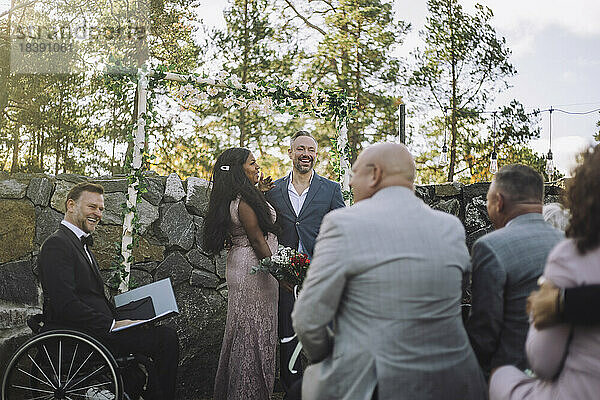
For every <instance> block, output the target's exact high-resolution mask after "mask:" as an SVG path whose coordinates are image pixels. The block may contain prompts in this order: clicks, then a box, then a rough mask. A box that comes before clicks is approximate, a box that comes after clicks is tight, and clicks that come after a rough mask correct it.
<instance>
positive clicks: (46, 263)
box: [38, 182, 179, 399]
mask: <svg viewBox="0 0 600 400" xmlns="http://www.w3.org/2000/svg"><path fill="white" fill-rule="evenodd" d="M103 194H104V189H103V188H102V186H100V185H96V184H93V183H89V182H83V183H80V184H78V185H76V186H75V187H73V189H71V191H70V192H69V194H68V195H67V200H66V203H65V205H66V213H65V218H64V220H63V221H62V222H61V225H60V227H59V228H58V230H57V231H56V232H54V233H53V234H52V235H50V237H48V239H46V241H45V242H44V244H43V245H42V248H41V251H40V255H39V261H38V264H39V271H40V278H41V283H42V288H43V290H44V315H45V318H46V321H45V323H46V325H47V326H50V327H52V326H61V327H68V328H73V329H77V330H82V331H85V332H88V333H89V334H91V335H92V336H94V337H96V338H97V339H99V340H100V341H102V342H104V343H105V344H106V345H108V347H109V348H110V349H111V351H113V353H116V354H117V355H120V354H128V353H140V354H144V355H146V356H149V357H150V358H152V360H153V361H154V364H155V366H156V376H157V378H158V379H157V382H150V387H149V390H148V392H147V394H146V395H145V398H147V399H150V398H152V399H174V398H175V380H176V375H177V364H178V362H179V344H178V338H177V333H176V332H175V330H173V329H171V328H169V327H166V326H156V327H154V326H139V327H131V328H127V329H125V330H122V331H119V332H112V330H113V329H115V328H118V327H123V326H126V325H128V324H131V323H132V322H133V321H130V320H121V321H117V320H116V312H115V307H114V305H113V304H112V303H111V302H110V301H109V300H108V299H107V298H106V296H105V294H104V283H103V281H102V278H101V277H100V272H99V270H98V263H97V261H96V258H95V257H94V254H93V253H92V251H91V249H90V247H91V246H92V240H91V234H92V233H93V232H94V230H95V229H96V227H97V226H98V223H99V222H100V220H101V218H102V212H103V210H104V196H103Z"/></svg>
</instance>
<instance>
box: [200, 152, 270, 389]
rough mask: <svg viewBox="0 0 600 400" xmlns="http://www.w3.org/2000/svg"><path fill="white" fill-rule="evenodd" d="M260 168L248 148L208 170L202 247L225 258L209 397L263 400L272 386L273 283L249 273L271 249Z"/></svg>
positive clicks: (227, 155) (224, 156)
mask: <svg viewBox="0 0 600 400" xmlns="http://www.w3.org/2000/svg"><path fill="white" fill-rule="evenodd" d="M259 170H260V167H259V166H258V164H257V163H256V159H255V158H254V156H253V155H252V153H251V152H250V151H249V150H248V149H243V148H231V149H228V150H225V151H224V152H223V153H222V154H221V155H220V156H219V157H218V158H217V161H216V163H215V166H214V168H213V174H212V192H211V196H210V203H209V209H208V213H207V216H206V219H205V225H204V248H205V249H206V250H210V251H212V252H214V253H218V252H219V251H221V250H222V249H223V248H228V254H227V270H226V278H227V288H228V302H227V322H226V325H225V335H224V337H223V344H222V346H221V355H220V357H219V367H218V369H217V375H216V378H215V387H214V399H215V400H221V399H223V400H233V399H240V400H241V399H244V400H247V399H252V400H261V399H264V400H268V399H269V398H270V396H271V394H272V392H273V385H274V382H275V350H276V346H277V302H278V296H279V289H278V283H277V280H275V278H273V277H272V276H271V275H270V274H267V273H257V274H250V270H251V268H252V267H253V266H255V265H257V264H258V260H259V259H261V258H264V257H268V256H270V255H271V254H272V253H274V252H275V251H276V250H277V237H276V233H277V227H276V225H275V210H274V209H273V208H272V207H271V206H270V205H269V203H268V202H267V201H266V200H265V198H264V196H263V195H262V193H261V192H260V191H259V190H258V188H257V187H256V185H257V184H258V183H259V182H260V184H261V185H263V186H264V185H266V186H267V187H268V186H270V179H269V178H267V180H265V181H262V180H261V176H260V174H259Z"/></svg>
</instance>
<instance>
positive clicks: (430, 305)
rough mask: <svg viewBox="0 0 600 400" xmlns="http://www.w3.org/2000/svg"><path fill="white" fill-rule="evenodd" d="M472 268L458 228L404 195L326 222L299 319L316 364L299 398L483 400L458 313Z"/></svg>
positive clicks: (394, 190)
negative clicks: (466, 276)
mask: <svg viewBox="0 0 600 400" xmlns="http://www.w3.org/2000/svg"><path fill="white" fill-rule="evenodd" d="M469 267H470V262H469V253H468V251H467V247H466V245H465V233H464V228H463V226H462V225H461V223H460V221H459V220H458V219H457V218H456V217H454V216H452V215H449V214H446V213H443V212H440V211H435V210H432V209H431V208H429V207H428V206H427V205H425V204H424V203H423V202H422V201H421V200H420V199H418V198H417V197H416V196H415V195H414V193H413V192H412V191H411V190H409V189H407V188H404V187H400V186H394V187H389V188H386V189H383V190H381V191H379V192H378V193H376V194H375V195H374V196H373V197H372V198H370V199H366V200H363V201H361V202H358V203H357V204H355V205H353V206H352V207H349V208H342V209H338V210H335V211H332V212H330V213H329V214H327V215H326V216H325V218H324V220H323V224H322V225H321V230H320V233H319V236H318V238H317V244H316V247H315V253H314V257H313V260H312V264H311V267H310V269H309V271H308V276H307V278H306V281H305V283H304V287H303V289H302V291H301V293H300V296H299V298H298V300H297V301H296V305H295V307H294V311H293V313H292V320H293V323H294V329H295V331H296V333H297V334H298V337H299V338H300V341H301V342H302V344H303V346H304V349H305V351H306V353H307V355H308V357H309V358H310V359H311V360H312V361H313V362H316V363H315V364H312V365H311V366H309V367H308V369H307V370H306V371H305V373H304V380H303V385H302V398H303V399H308V400H310V399H348V400H362V399H365V400H369V399H371V396H372V394H373V391H374V389H375V386H377V388H378V395H379V399H380V400H381V399H411V400H415V399H416V400H420V399H432V400H433V399H436V400H437V399H445V400H453V399H456V400H470V399H485V398H486V387H485V383H484V380H483V376H482V374H481V372H480V370H479V367H478V365H477V360H476V359H475V356H474V354H473V351H472V349H471V347H470V346H469V341H468V339H467V334H466V332H465V330H464V327H463V325H462V320H461V312H460V299H461V282H462V277H463V274H464V273H466V272H468V269H469ZM331 321H334V325H333V326H334V329H333V330H334V336H333V337H331V336H330V335H328V333H327V330H328V328H327V325H328V324H329V323H330V322H331Z"/></svg>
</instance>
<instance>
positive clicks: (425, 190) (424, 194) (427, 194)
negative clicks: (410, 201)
mask: <svg viewBox="0 0 600 400" xmlns="http://www.w3.org/2000/svg"><path fill="white" fill-rule="evenodd" d="M434 191H435V189H434V187H433V186H432V185H419V186H415V195H416V196H417V197H418V198H420V199H421V200H423V201H424V202H425V203H426V204H431V201H432V200H433V196H434Z"/></svg>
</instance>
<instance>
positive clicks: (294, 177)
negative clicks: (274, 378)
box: [265, 131, 344, 393]
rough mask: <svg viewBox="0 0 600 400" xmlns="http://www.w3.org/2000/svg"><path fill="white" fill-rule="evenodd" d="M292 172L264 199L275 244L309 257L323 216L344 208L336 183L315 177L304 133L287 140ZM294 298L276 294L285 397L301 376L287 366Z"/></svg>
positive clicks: (311, 142) (312, 145) (313, 150)
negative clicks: (273, 218)
mask: <svg viewBox="0 0 600 400" xmlns="http://www.w3.org/2000/svg"><path fill="white" fill-rule="evenodd" d="M288 154H289V157H290V159H291V160H292V166H293V168H292V172H290V173H289V174H288V175H287V176H284V177H283V178H281V179H278V180H277V181H275V183H274V185H273V186H274V187H273V188H272V189H271V190H269V191H268V192H267V193H266V194H265V196H266V198H267V200H268V201H269V203H271V205H272V206H273V207H274V208H275V210H276V211H277V223H278V224H280V226H281V228H282V229H281V234H280V235H279V237H278V239H279V244H281V245H284V246H286V247H291V248H293V249H297V250H298V251H299V252H301V253H305V254H308V256H309V257H312V254H313V248H314V246H315V239H316V237H317V234H318V233H319V228H320V226H321V221H322V220H323V216H325V214H327V213H328V212H329V211H331V210H334V209H336V208H340V207H344V199H343V198H342V191H341V189H340V185H339V183H337V182H334V181H330V180H329V179H326V178H324V177H322V176H319V175H318V174H317V173H316V172H315V171H314V169H313V167H314V165H315V161H316V158H317V141H316V140H315V139H314V138H313V137H312V136H311V135H310V134H309V133H308V132H306V131H299V132H297V133H296V134H295V135H294V136H293V137H292V138H291V140H290V148H289V150H288ZM293 307H294V296H293V295H292V293H291V292H290V291H289V290H286V289H281V290H280V291H279V311H278V314H279V336H280V337H281V338H283V339H284V341H285V342H284V343H281V346H280V374H279V378H280V382H281V384H282V386H283V388H284V390H285V391H286V393H289V391H290V388H291V387H292V385H293V384H294V383H295V382H297V381H298V380H299V379H300V377H301V376H302V366H301V364H300V360H299V359H298V361H296V363H295V364H294V368H293V370H294V372H292V371H290V369H289V367H288V365H289V363H290V358H291V357H292V353H293V352H294V349H295V348H296V345H297V343H298V340H297V339H291V338H292V337H293V336H294V330H293V328H292V319H291V313H292V308H293Z"/></svg>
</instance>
